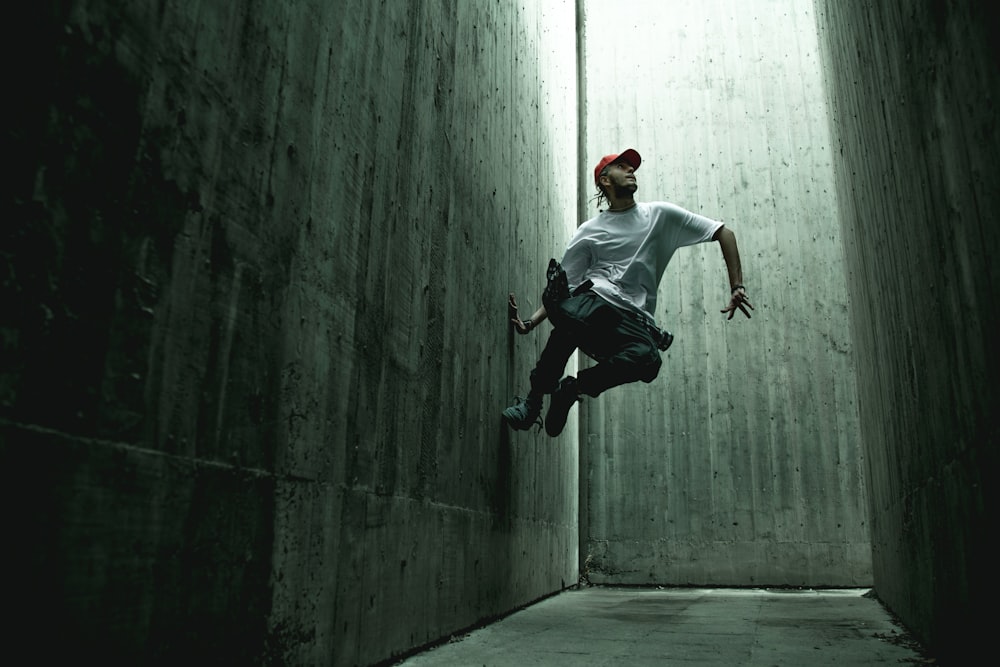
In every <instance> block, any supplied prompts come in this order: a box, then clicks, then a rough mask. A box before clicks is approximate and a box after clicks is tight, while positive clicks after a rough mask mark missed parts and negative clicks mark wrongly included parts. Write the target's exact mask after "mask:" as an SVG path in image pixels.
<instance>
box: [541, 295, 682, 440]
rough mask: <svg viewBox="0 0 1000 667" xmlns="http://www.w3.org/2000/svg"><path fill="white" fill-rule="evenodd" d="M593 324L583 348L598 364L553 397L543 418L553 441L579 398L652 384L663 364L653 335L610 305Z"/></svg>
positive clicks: (565, 380) (561, 386)
mask: <svg viewBox="0 0 1000 667" xmlns="http://www.w3.org/2000/svg"><path fill="white" fill-rule="evenodd" d="M593 322H595V323H596V324H598V326H595V327H594V328H593V329H592V331H591V332H589V333H588V337H589V338H590V339H591V340H590V341H585V342H584V344H583V345H582V347H583V348H584V349H585V350H589V353H590V354H591V356H596V357H597V358H599V359H600V361H599V362H598V364H597V365H596V366H594V367H593V368H586V369H584V370H582V371H580V373H579V377H577V378H574V377H566V378H563V380H562V382H560V383H559V386H558V388H557V389H556V390H555V391H554V392H553V393H552V402H551V405H550V406H549V411H548V413H546V415H545V432H546V433H548V434H549V435H550V436H552V437H555V436H557V435H559V434H560V433H561V432H562V430H563V428H564V427H565V426H566V418H567V416H568V415H569V411H570V408H572V407H573V405H574V404H575V403H576V402H577V401H578V400H580V395H581V394H587V395H588V396H599V395H600V394H601V393H602V392H604V391H606V390H608V389H611V388H612V387H617V386H619V385H622V384H626V383H629V382H636V381H639V380H642V381H643V382H652V381H653V379H654V378H655V377H656V376H657V375H658V374H659V372H660V366H661V365H662V364H663V362H662V360H661V359H660V351H659V349H658V348H657V347H656V343H655V342H654V341H653V337H652V335H651V334H650V332H649V331H648V330H647V329H646V328H645V327H644V326H642V325H641V324H640V323H639V322H637V321H636V320H634V319H633V318H632V317H630V316H628V315H625V314H623V313H621V312H620V311H618V309H616V308H614V307H613V306H610V305H609V306H608V307H607V310H606V311H604V312H602V314H601V315H600V316H599V317H596V318H594V320H593Z"/></svg>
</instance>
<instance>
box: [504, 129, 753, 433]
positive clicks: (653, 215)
mask: <svg viewBox="0 0 1000 667" xmlns="http://www.w3.org/2000/svg"><path fill="white" fill-rule="evenodd" d="M641 162H642V158H641V157H640V156H639V153H637V152H636V151H635V150H633V149H631V148H630V149H628V150H626V151H624V152H622V153H617V154H612V155H605V156H604V157H603V158H601V161H600V162H598V163H597V166H596V167H595V168H594V184H595V185H596V186H597V189H598V205H600V201H601V200H602V199H603V200H606V201H607V204H608V209H607V210H606V211H602V212H600V213H599V214H598V215H597V216H596V217H593V218H591V219H590V220H588V221H587V222H585V223H583V224H582V225H580V227H579V228H578V229H577V231H576V233H575V234H574V235H573V238H572V239H571V240H570V242H569V245H568V246H567V247H566V252H565V254H564V255H563V259H562V262H561V263H558V262H556V261H555V260H552V261H551V262H550V264H549V271H548V278H549V280H548V285H547V286H546V289H545V295H544V296H543V305H542V306H541V307H539V309H538V310H536V311H535V313H534V314H533V315H532V316H531V317H529V318H528V319H526V320H522V319H520V318H519V317H518V316H517V301H516V299H515V298H514V295H513V294H511V295H510V297H509V306H510V309H511V310H512V312H513V315H514V317H513V319H512V320H511V322H512V324H513V325H514V327H515V329H516V330H517V332H518V333H519V334H526V333H528V332H529V331H532V330H533V329H535V328H536V327H537V326H538V325H539V324H541V323H542V322H543V321H544V320H545V319H546V318H549V319H550V320H551V321H552V324H553V329H552V333H551V334H550V335H549V340H548V342H547V343H546V345H545V349H544V350H543V351H542V354H541V357H539V359H538V362H537V364H536V365H535V368H534V369H533V370H532V371H531V389H530V391H529V392H528V396H527V398H524V399H516V401H515V403H514V405H512V406H510V407H509V408H507V409H505V410H504V411H503V419H504V420H505V421H506V422H507V424H509V425H510V427H511V428H514V429H518V430H525V429H529V428H531V427H532V426H533V425H535V424H538V423H540V421H541V418H540V414H541V411H542V397H543V396H544V395H545V394H551V395H552V397H551V399H550V405H549V411H548V412H547V413H546V415H545V431H546V433H548V434H549V435H550V436H552V437H555V436H557V435H559V434H560V433H561V432H562V430H563V427H564V426H565V425H566V419H567V416H568V414H569V410H570V408H572V407H573V405H574V404H575V403H576V402H577V401H578V400H580V397H581V395H584V394H585V395H587V396H593V397H596V396H599V395H600V394H601V393H602V392H604V391H605V390H607V389H610V388H612V387H616V386H618V385H622V384H626V383H629V382H636V381H638V380H642V381H643V382H652V381H653V379H654V378H655V377H656V376H657V374H658V373H659V371H660V366H661V365H662V361H661V359H660V352H661V351H663V350H666V349H667V347H669V346H670V343H671V342H673V336H672V335H671V334H670V333H669V332H667V331H666V330H664V329H661V328H659V327H658V326H657V324H656V321H655V320H654V318H653V313H654V312H655V311H656V293H657V289H658V287H659V284H660V279H661V278H662V277H663V272H664V271H665V270H666V268H667V264H668V263H669V262H670V259H671V257H673V254H674V251H675V250H677V248H681V247H684V246H689V245H694V244H696V243H704V242H706V241H718V242H719V246H720V247H721V248H722V257H723V260H724V261H725V263H726V269H727V271H728V276H729V285H730V295H729V304H728V306H727V307H726V308H723V309H722V311H721V312H722V313H728V314H729V317H728V319H732V318H733V315H735V314H736V311H737V310H739V311H740V312H742V313H743V314H744V315H746V316H747V317H748V318H749V317H750V313H749V311H748V310H747V308H749V309H750V310H753V306H752V305H751V304H750V302H749V301H748V300H747V294H746V289H745V288H744V287H743V270H742V267H741V266H740V253H739V249H738V248H737V246H736V235H735V234H733V232H732V231H731V230H730V229H728V228H727V227H725V226H724V225H723V224H722V223H721V222H718V221H715V220H711V219H709V218H706V217H704V216H701V215H698V214H695V213H692V212H690V211H687V210H685V209H683V208H681V207H680V206H677V205H676V204H672V203H669V202H636V201H635V199H634V196H635V192H636V190H638V187H639V186H638V182H637V181H636V177H635V171H636V169H638V168H639V164H640V163H641ZM578 348H579V349H580V350H582V351H583V352H584V353H585V354H586V355H587V356H589V357H591V358H592V359H594V360H595V361H597V362H598V363H597V364H596V365H595V366H594V367H593V368H588V369H584V370H582V371H580V373H579V376H578V377H573V376H571V375H570V376H566V377H562V374H563V371H564V370H565V369H566V362H568V361H569V358H570V356H571V355H572V354H573V352H574V351H576V350H577V349H578ZM560 378H561V379H560Z"/></svg>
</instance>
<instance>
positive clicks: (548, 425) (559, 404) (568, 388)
mask: <svg viewBox="0 0 1000 667" xmlns="http://www.w3.org/2000/svg"><path fill="white" fill-rule="evenodd" d="M579 400H580V392H579V390H578V388H577V382H576V378H575V377H573V376H572V375H567V376H566V377H564V378H563V379H562V382H560V383H559V386H558V387H557V388H556V390H555V391H554V392H552V400H551V402H550V403H549V411H548V413H546V415H545V432H546V433H548V434H549V435H550V436H552V437H553V438H554V437H556V436H557V435H559V434H560V433H562V430H563V428H565V426H566V417H567V416H569V409H570V408H571V407H573V404H574V403H576V402H577V401H579Z"/></svg>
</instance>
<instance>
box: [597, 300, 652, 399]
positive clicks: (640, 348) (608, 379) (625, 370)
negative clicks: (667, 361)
mask: <svg viewBox="0 0 1000 667" xmlns="http://www.w3.org/2000/svg"><path fill="white" fill-rule="evenodd" d="M604 340H605V341H607V342H609V343H610V348H609V353H608V354H607V355H606V356H605V357H604V358H603V359H602V361H600V362H599V363H598V364H597V365H596V366H594V367H592V368H587V369H584V370H583V371H580V377H579V379H578V385H579V391H580V393H581V394H587V395H588V396H599V395H600V394H601V393H602V392H604V391H607V390H608V389H611V388H612V387H617V386H619V385H623V384H627V383H630V382H638V381H642V382H652V381H653V380H654V379H655V378H656V376H657V375H659V372H660V367H661V366H662V365H663V361H662V359H661V358H660V350H659V349H658V348H657V347H656V343H655V341H654V340H653V336H652V334H651V333H650V332H649V331H648V330H647V329H646V327H644V326H642V324H640V323H639V322H637V321H636V320H635V319H633V318H632V317H630V316H628V315H624V314H620V315H619V318H618V320H617V322H616V323H615V324H614V326H613V327H612V328H611V330H610V331H608V332H607V333H606V334H605V338H604Z"/></svg>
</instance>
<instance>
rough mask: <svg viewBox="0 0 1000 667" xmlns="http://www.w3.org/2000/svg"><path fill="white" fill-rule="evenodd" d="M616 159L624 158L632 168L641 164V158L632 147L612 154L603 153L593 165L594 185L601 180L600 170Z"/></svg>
mask: <svg viewBox="0 0 1000 667" xmlns="http://www.w3.org/2000/svg"><path fill="white" fill-rule="evenodd" d="M618 160H625V161H626V162H628V163H629V164H630V165H632V168H633V169H638V168H639V165H640V164H642V158H641V157H639V154H638V153H637V152H636V151H635V149H634V148H628V149H626V150H624V151H622V152H621V153H614V154H612V155H605V156H604V157H602V158H601V161H600V162H598V163H597V166H596V167H594V185H598V184H599V182H600V180H601V172H602V171H604V168H605V167H607V166H608V165H609V164H611V163H612V162H617V161H618Z"/></svg>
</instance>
